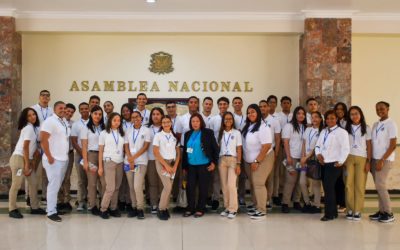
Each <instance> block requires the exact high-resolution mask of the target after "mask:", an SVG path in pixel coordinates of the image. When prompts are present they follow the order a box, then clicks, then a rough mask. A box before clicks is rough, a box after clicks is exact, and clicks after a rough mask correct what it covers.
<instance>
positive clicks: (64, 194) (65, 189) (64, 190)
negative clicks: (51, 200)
mask: <svg viewBox="0 0 400 250" xmlns="http://www.w3.org/2000/svg"><path fill="white" fill-rule="evenodd" d="M73 166H74V151H71V152H69V154H68V165H67V172H66V173H65V177H64V180H63V183H62V185H61V188H60V191H58V203H68V202H69V201H70V200H71V195H70V191H71V173H72V167H73Z"/></svg>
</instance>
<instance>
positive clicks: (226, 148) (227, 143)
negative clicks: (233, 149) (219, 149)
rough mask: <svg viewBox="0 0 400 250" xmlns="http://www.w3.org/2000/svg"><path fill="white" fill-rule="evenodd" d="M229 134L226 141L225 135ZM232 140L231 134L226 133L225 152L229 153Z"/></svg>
mask: <svg viewBox="0 0 400 250" xmlns="http://www.w3.org/2000/svg"><path fill="white" fill-rule="evenodd" d="M226 134H228V140H226V139H225V138H226V137H225V135H226ZM230 139H231V134H230V133H224V143H225V150H226V151H229V148H228V145H229V140H230Z"/></svg>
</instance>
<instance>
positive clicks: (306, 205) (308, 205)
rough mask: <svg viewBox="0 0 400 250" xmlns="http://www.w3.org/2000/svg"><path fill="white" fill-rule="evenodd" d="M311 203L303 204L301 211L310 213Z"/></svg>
mask: <svg viewBox="0 0 400 250" xmlns="http://www.w3.org/2000/svg"><path fill="white" fill-rule="evenodd" d="M311 208H312V206H311V204H305V205H304V207H303V209H302V210H301V212H303V213H305V214H310V213H311Z"/></svg>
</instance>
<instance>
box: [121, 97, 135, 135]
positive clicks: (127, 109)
mask: <svg viewBox="0 0 400 250" xmlns="http://www.w3.org/2000/svg"><path fill="white" fill-rule="evenodd" d="M131 115H132V108H131V105H130V104H129V103H125V104H123V105H122V106H121V116H122V128H123V129H124V132H125V133H126V132H127V131H128V129H130V128H131V127H132V126H133V124H132V122H131Z"/></svg>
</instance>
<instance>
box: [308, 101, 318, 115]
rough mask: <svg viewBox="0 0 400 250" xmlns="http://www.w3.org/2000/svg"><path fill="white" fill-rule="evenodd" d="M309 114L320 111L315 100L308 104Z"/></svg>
mask: <svg viewBox="0 0 400 250" xmlns="http://www.w3.org/2000/svg"><path fill="white" fill-rule="evenodd" d="M307 108H308V112H310V113H312V112H315V111H318V108H319V105H318V102H317V101H315V100H311V101H309V102H308V103H307Z"/></svg>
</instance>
